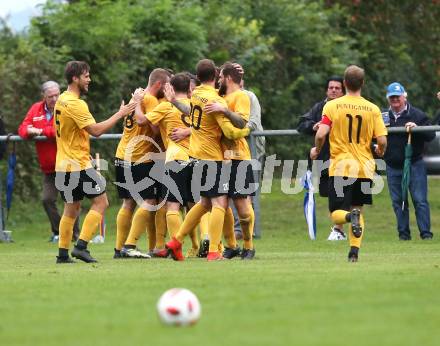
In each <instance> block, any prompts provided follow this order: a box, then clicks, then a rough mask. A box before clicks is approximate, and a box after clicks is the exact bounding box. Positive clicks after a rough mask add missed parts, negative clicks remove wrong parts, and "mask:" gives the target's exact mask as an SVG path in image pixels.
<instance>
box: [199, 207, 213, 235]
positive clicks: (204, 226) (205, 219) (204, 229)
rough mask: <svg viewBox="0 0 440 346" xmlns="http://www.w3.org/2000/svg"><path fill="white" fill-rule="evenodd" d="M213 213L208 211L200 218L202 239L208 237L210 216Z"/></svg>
mask: <svg viewBox="0 0 440 346" xmlns="http://www.w3.org/2000/svg"><path fill="white" fill-rule="evenodd" d="M210 215H211V213H210V212H207V213H206V214H205V215H203V216H202V218H201V219H200V224H199V228H200V239H208V238H209V236H208V229H209V216H210Z"/></svg>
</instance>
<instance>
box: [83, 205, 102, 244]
mask: <svg viewBox="0 0 440 346" xmlns="http://www.w3.org/2000/svg"><path fill="white" fill-rule="evenodd" d="M101 219H102V215H101V214H100V213H98V212H97V211H95V210H89V212H88V213H87V215H86V217H85V218H84V222H83V225H82V228H81V234H80V235H79V239H81V240H84V241H86V242H89V241H90V240H92V238H93V235H94V234H95V232H96V231H97V230H98V226H99V223H100V222H101Z"/></svg>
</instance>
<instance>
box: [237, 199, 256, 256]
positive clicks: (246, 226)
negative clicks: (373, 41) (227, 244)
mask: <svg viewBox="0 0 440 346" xmlns="http://www.w3.org/2000/svg"><path fill="white" fill-rule="evenodd" d="M254 223H255V213H254V209H253V208H252V205H251V204H249V217H247V218H244V219H240V226H241V230H242V231H243V243H244V244H243V247H244V248H245V249H248V250H251V249H253V248H254V243H253V236H254Z"/></svg>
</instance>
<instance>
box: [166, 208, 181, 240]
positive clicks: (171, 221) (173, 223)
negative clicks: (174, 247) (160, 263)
mask: <svg viewBox="0 0 440 346" xmlns="http://www.w3.org/2000/svg"><path fill="white" fill-rule="evenodd" d="M181 226H182V218H181V217H180V213H179V212H178V211H167V228H168V232H169V233H170V238H173V237H175V236H176V234H177V232H178V231H179V229H180V227H181Z"/></svg>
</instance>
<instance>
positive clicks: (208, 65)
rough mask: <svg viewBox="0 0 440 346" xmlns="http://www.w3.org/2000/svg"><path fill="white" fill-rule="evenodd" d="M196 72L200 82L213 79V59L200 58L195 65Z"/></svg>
mask: <svg viewBox="0 0 440 346" xmlns="http://www.w3.org/2000/svg"><path fill="white" fill-rule="evenodd" d="M196 74H197V78H198V80H199V81H200V82H201V83H206V82H212V81H214V80H215V76H216V69H215V64H214V61H212V60H210V59H202V60H200V61H199V62H198V63H197V66H196Z"/></svg>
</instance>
